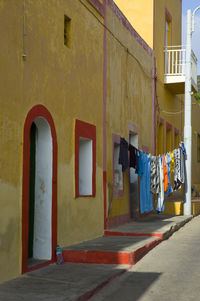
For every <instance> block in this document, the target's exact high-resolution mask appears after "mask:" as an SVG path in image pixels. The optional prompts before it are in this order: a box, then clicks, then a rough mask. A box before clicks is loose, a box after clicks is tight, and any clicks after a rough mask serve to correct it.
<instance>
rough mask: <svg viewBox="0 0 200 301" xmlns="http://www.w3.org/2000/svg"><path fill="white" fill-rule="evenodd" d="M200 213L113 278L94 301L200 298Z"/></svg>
mask: <svg viewBox="0 0 200 301" xmlns="http://www.w3.org/2000/svg"><path fill="white" fill-rule="evenodd" d="M199 234H200V216H198V217H196V218H194V219H193V220H192V221H191V222H190V223H188V224H186V225H185V226H184V227H183V228H181V229H180V230H179V231H178V232H176V233H174V234H173V236H171V237H170V238H169V239H168V240H166V241H164V242H162V244H160V245H159V246H157V247H156V248H155V249H153V250H152V251H151V252H150V253H148V254H147V255H146V256H145V257H144V258H143V259H142V260H141V261H140V262H138V263H137V264H136V265H135V266H133V267H132V268H131V269H130V270H129V271H128V272H127V273H125V274H124V275H123V276H121V277H120V278H118V279H117V280H115V281H112V282H111V283H110V284H109V285H108V286H107V287H106V288H104V289H103V290H102V291H101V292H100V293H99V294H97V295H96V296H95V297H94V298H93V299H92V300H93V301H102V300H104V301H106V300H108V301H109V300H115V301H118V300H119V301H121V300H123V301H129V300H130V301H157V300H159V301H179V300H180V301H184V300H187V301H189V300H200V289H199V279H200V239H199Z"/></svg>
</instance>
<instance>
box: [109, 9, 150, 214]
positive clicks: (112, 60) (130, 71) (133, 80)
mask: <svg viewBox="0 0 200 301" xmlns="http://www.w3.org/2000/svg"><path fill="white" fill-rule="evenodd" d="M107 27H108V29H109V30H108V31H107V107H106V110H107V115H106V119H107V121H106V125H107V127H106V129H107V182H108V183H112V184H113V150H112V134H115V135H118V136H121V137H124V138H125V139H126V140H127V141H128V140H129V136H128V135H129V133H128V124H132V125H135V126H136V127H137V128H138V129H139V148H140V149H141V148H142V145H145V146H147V147H149V151H150V152H151V149H152V57H151V55H149V54H148V53H147V51H146V50H144V48H143V47H142V46H141V45H140V44H139V43H138V41H137V40H136V38H134V37H133V36H131V33H130V32H129V31H128V30H127V29H126V28H125V27H124V26H122V21H121V20H119V19H118V17H117V16H116V15H115V14H114V12H113V11H112V10H111V9H110V8H109V7H108V8H107ZM129 202H130V201H129V174H128V170H126V171H125V173H124V196H123V197H121V198H117V197H116V198H115V197H113V200H112V210H111V212H110V215H109V218H112V217H116V216H119V215H124V214H129V213H130V203H129Z"/></svg>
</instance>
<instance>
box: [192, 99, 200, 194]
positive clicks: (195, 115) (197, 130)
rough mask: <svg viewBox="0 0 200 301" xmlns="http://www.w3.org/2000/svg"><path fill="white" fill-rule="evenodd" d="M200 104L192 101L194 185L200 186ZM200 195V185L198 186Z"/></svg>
mask: <svg viewBox="0 0 200 301" xmlns="http://www.w3.org/2000/svg"><path fill="white" fill-rule="evenodd" d="M199 116H200V104H198V103H197V102H196V100H195V99H192V184H200V162H199V161H198V158H197V146H198V145H197V139H198V134H200V122H199ZM197 191H198V192H199V193H200V185H197Z"/></svg>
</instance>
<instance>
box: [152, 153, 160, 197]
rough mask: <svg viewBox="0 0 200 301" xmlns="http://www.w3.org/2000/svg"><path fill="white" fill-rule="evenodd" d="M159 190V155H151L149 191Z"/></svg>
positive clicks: (157, 191) (156, 191)
mask: <svg viewBox="0 0 200 301" xmlns="http://www.w3.org/2000/svg"><path fill="white" fill-rule="evenodd" d="M159 192H160V166H159V157H156V156H152V157H151V193H154V194H156V193H159Z"/></svg>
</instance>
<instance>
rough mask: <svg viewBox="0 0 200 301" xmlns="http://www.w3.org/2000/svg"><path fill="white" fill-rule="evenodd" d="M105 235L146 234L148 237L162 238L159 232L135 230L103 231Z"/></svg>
mask: <svg viewBox="0 0 200 301" xmlns="http://www.w3.org/2000/svg"><path fill="white" fill-rule="evenodd" d="M104 235H106V236H148V237H154V236H155V237H159V238H161V239H162V238H163V234H161V233H136V232H117V231H107V230H106V231H104Z"/></svg>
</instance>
